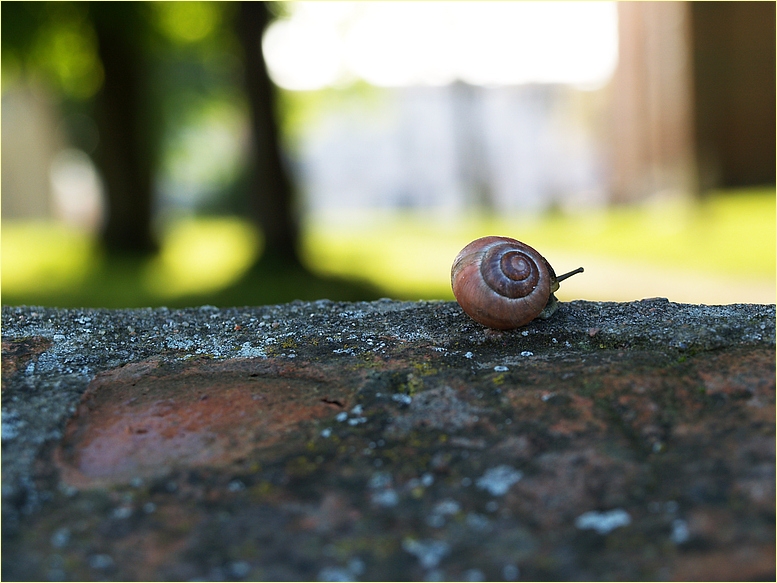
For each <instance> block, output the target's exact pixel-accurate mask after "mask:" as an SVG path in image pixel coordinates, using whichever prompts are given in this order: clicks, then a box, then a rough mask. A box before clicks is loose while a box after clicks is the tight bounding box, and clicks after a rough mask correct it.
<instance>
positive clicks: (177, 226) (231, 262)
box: [143, 217, 261, 298]
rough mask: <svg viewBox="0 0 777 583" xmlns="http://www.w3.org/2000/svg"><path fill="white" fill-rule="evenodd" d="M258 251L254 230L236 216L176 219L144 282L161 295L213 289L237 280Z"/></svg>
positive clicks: (175, 294)
mask: <svg viewBox="0 0 777 583" xmlns="http://www.w3.org/2000/svg"><path fill="white" fill-rule="evenodd" d="M260 251H261V249H260V242H259V234H258V232H257V230H256V229H255V228H254V227H253V226H252V225H250V224H249V223H247V222H246V221H243V220H241V219H238V218H237V217H226V218H216V219H207V220H203V219H199V220H197V219H188V220H184V221H178V222H176V223H174V224H173V225H172V226H171V227H170V228H169V229H168V230H167V231H166V233H165V238H164V244H163V246H162V249H161V252H160V254H159V256H158V257H156V258H155V259H154V260H153V261H152V262H151V263H150V264H149V265H148V268H147V271H146V277H145V279H144V282H143V283H144V285H145V287H146V288H147V289H148V290H149V292H151V293H152V294H154V295H156V296H158V297H160V298H175V297H179V296H184V295H190V294H202V293H210V292H215V291H218V290H220V289H223V288H225V287H227V286H229V285H230V284H233V283H235V282H236V281H237V280H238V279H240V277H241V276H242V275H243V274H244V273H245V272H246V270H247V269H248V268H249V267H251V265H252V264H253V263H254V261H255V260H256V259H257V257H258V256H259V253H260Z"/></svg>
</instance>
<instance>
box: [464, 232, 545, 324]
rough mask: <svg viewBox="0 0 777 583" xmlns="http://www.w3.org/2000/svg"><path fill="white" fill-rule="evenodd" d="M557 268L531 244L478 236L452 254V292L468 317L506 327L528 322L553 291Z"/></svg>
mask: <svg viewBox="0 0 777 583" xmlns="http://www.w3.org/2000/svg"><path fill="white" fill-rule="evenodd" d="M555 281H556V274H555V273H554V271H553V268H552V267H551V266H550V264H549V263H548V262H547V261H546V260H545V258H544V257H543V256H542V255H540V254H539V253H538V252H537V251H536V250H535V249H533V248H532V247H529V246H528V245H526V244H524V243H521V242H520V241H517V240H515V239H510V238H509V237H483V238H481V239H477V240H476V241H473V242H472V243H470V244H469V245H467V246H466V247H464V249H462V250H461V252H460V253H459V254H458V256H457V257H456V259H455V261H454V262H453V267H452V268H451V285H452V287H453V295H454V296H456V300H457V301H458V302H459V305H460V306H461V307H462V309H463V310H464V312H466V313H467V315H469V316H470V317H471V318H472V319H473V320H475V321H477V322H480V323H481V324H483V325H484V326H488V327H489V328H497V329H501V330H507V329H510V328H518V327H519V326H523V325H525V324H528V323H529V322H531V321H532V320H533V319H534V318H536V317H537V316H538V315H539V314H540V312H542V310H543V308H544V307H545V305H546V304H547V303H548V299H549V298H550V294H551V293H552V292H553V291H554V287H553V286H554V284H555Z"/></svg>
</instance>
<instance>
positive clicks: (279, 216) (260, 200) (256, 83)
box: [236, 2, 300, 267]
mask: <svg viewBox="0 0 777 583" xmlns="http://www.w3.org/2000/svg"><path fill="white" fill-rule="evenodd" d="M237 19H238V20H237V23H236V24H237V32H238V36H239V38H240V41H241V44H242V45H243V51H244V59H245V60H244V64H245V86H246V92H247V94H248V99H249V100H250V106H251V117H252V125H253V128H252V129H253V146H254V152H253V156H254V159H253V177H252V178H253V182H252V185H251V188H252V196H251V203H252V211H253V214H254V219H255V220H256V222H257V223H258V225H259V227H260V228H261V229H262V233H263V234H264V245H265V248H264V255H263V257H262V260H261V261H262V263H264V264H268V265H272V266H275V267H284V266H289V267H293V266H299V265H300V261H299V256H298V254H297V242H298V235H299V229H298V225H297V222H296V218H295V216H294V211H293V208H292V196H293V191H292V185H291V181H290V180H289V177H288V175H287V174H286V171H285V169H284V167H283V161H282V159H281V152H280V141H279V132H278V125H277V122H276V119H275V87H274V86H273V84H272V82H271V81H270V77H269V75H268V73H267V67H266V65H265V62H264V57H263V56H262V52H261V41H262V33H263V32H264V29H265V27H266V26H267V24H268V22H269V20H270V14H269V11H268V8H267V3H266V2H241V3H240V9H239V11H238V15H237Z"/></svg>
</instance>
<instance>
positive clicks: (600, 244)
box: [2, 190, 777, 307]
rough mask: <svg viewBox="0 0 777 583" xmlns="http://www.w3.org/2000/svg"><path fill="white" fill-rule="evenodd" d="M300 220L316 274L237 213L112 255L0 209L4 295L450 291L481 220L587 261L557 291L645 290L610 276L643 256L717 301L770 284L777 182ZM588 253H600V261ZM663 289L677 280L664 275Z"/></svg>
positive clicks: (181, 225)
mask: <svg viewBox="0 0 777 583" xmlns="http://www.w3.org/2000/svg"><path fill="white" fill-rule="evenodd" d="M306 225H307V226H306V228H305V229H304V236H303V253H304V258H305V261H306V263H307V265H308V267H309V268H310V271H311V274H308V273H305V272H300V271H288V272H286V273H283V274H274V273H266V272H263V271H261V269H258V270H257V269H253V270H250V269H249V268H250V267H251V265H252V264H254V263H255V260H256V259H257V257H259V256H260V254H261V248H262V244H261V236H260V234H259V233H257V232H256V230H255V229H254V228H253V227H251V226H250V225H249V224H247V223H246V222H244V221H242V220H241V219H238V218H207V219H205V218H200V219H191V220H186V221H179V222H176V223H173V224H171V225H169V227H168V229H167V230H166V231H165V232H164V234H163V237H162V250H161V252H160V253H159V255H158V256H156V257H154V258H151V259H143V260H139V259H128V258H125V259H116V258H108V257H106V256H105V255H103V254H102V253H101V252H100V251H99V248H98V246H97V245H96V243H95V241H94V240H93V238H92V237H90V236H89V235H88V234H85V233H82V232H79V231H76V230H74V229H72V228H68V227H66V226H64V225H61V224H50V223H48V224H47V223H10V222H7V221H6V222H4V223H3V227H2V302H3V304H11V305H18V304H34V305H49V306H61V307H68V306H83V307H90V306H91V307H138V306H159V305H166V306H170V307H173V306H187V305H200V304H204V303H209V304H214V305H219V306H228V305H257V304H266V303H279V302H285V301H291V300H293V299H304V300H313V299H319V298H329V299H333V300H356V299H375V298H377V297H381V296H388V297H394V298H403V299H421V298H424V299H434V298H439V299H451V298H452V294H451V291H450V281H449V278H450V266H451V262H452V261H453V258H454V257H455V255H456V253H458V251H459V250H460V249H461V248H462V247H463V246H464V245H466V244H467V243H468V242H469V241H471V240H473V239H475V238H477V237H480V236H484V235H489V234H499V235H506V236H510V237H514V238H517V239H520V240H522V241H524V242H526V243H528V244H530V245H532V246H533V247H535V248H537V249H538V250H539V251H540V252H541V253H542V254H543V255H545V256H546V257H547V258H548V259H549V260H550V261H551V263H552V264H553V265H554V267H555V268H556V270H557V271H558V272H562V271H566V270H568V269H572V268H575V267H577V266H578V265H580V264H583V265H592V266H594V267H593V268H589V269H587V272H586V274H583V275H581V276H576V278H573V279H572V280H569V283H567V282H565V284H564V286H563V288H562V291H564V290H565V289H566V290H569V292H570V293H572V294H573V297H585V298H586V299H592V300H619V299H627V297H630V296H629V294H631V295H635V294H636V295H637V296H640V293H641V292H640V289H639V284H638V282H631V283H632V284H633V285H632V288H633V289H632V288H630V289H629V291H628V292H623V291H620V292H618V289H617V288H618V284H628V283H629V282H627V281H623V280H624V279H628V278H629V277H632V276H629V275H628V274H629V273H632V271H630V270H637V271H635V272H634V273H642V272H645V273H648V272H649V273H651V274H652V273H656V278H660V277H662V276H664V274H665V276H666V278H667V282H669V281H670V279H671V280H672V281H676V280H687V282H688V283H689V284H690V285H691V286H693V282H695V281H698V282H699V283H698V285H697V287H698V290H697V291H698V292H699V295H698V298H699V299H694V298H695V297H696V296H693V294H691V296H690V297H691V299H690V301H699V302H712V303H715V297H717V296H714V295H710V293H711V292H714V291H715V290H714V289H710V288H715V287H716V286H725V285H727V284H726V282H728V281H731V282H739V283H740V284H741V285H743V286H745V288H744V289H751V288H754V287H757V286H761V287H759V289H761V288H763V290H765V291H763V292H761V293H760V294H757V295H755V296H749V295H748V296H747V297H745V296H743V299H742V300H741V301H765V302H766V301H768V302H773V301H774V298H773V293H772V292H770V290H771V289H773V287H774V280H775V261H776V259H775V240H776V237H777V234H776V233H775V192H774V190H760V191H758V190H751V191H745V192H739V193H718V194H714V195H711V196H708V197H706V198H705V199H704V200H703V201H702V202H700V203H694V204H682V203H677V202H675V203H671V202H660V203H653V204H650V205H642V206H640V207H624V208H615V209H606V210H605V209H599V210H589V211H585V212H578V213H574V214H571V213H570V214H564V213H555V214H549V215H546V216H540V217H537V216H531V217H530V216H521V215H514V216H509V215H508V216H500V217H487V216H476V215H468V216H467V217H465V218H445V217H437V216H435V215H433V214H426V213H420V212H417V213H387V212H380V211H373V212H369V213H341V214H339V215H337V216H326V217H324V216H320V217H317V218H313V217H309V218H308V221H307V223H306ZM596 266H600V267H601V266H605V267H604V268H601V269H600V270H599V273H597V271H596ZM607 266H610V268H608V267H607ZM608 269H610V270H609V271H608ZM619 270H620V271H619ZM619 273H621V274H625V275H619ZM577 278H587V279H580V280H579V281H581V282H583V283H584V284H585V283H586V282H587V284H588V285H589V287H587V288H579V289H577V290H576V288H575V287H574V285H573V284H572V281H573V280H575V279H577ZM619 279H620V280H621V281H617V280H619ZM632 279H633V277H632ZM748 282H752V283H748ZM592 283H597V284H598V285H594V286H591V284H592ZM678 283H682V281H681V282H678ZM732 285H734V284H732ZM634 286H637V287H634ZM658 289H659V291H660V290H662V289H663V288H661V287H659V288H658ZM666 289H668V290H671V289H674V288H672V287H671V286H669V284H668V283H667V287H666ZM732 289H734V291H733V292H732V294H733V295H732V294H730V297H733V298H734V300H733V301H739V300H737V299H736V297H737V296H736V293H737V292H736V289H737V288H732ZM739 289H741V288H739ZM702 292H706V293H707V295H704V294H703V293H702ZM575 293H577V294H578V295H574V294H575ZM645 293H646V294H647V293H648V292H647V291H646V292H645ZM770 293H771V296H770ZM624 294H625V295H624ZM648 295H649V294H648ZM661 295H669V297H670V299H673V298H672V297H671V294H661ZM746 295H747V294H746ZM561 296H563V294H561ZM640 297H644V295H642V296H640ZM727 297H729V296H727ZM750 297H755V298H756V299H755V300H751V299H748V298H750ZM761 297H764V298H765V299H763V300H762V299H760V298H761ZM770 297H771V299H770ZM708 298H712V299H711V300H709V299H708ZM562 299H565V298H564V297H562ZM567 299H568V298H567Z"/></svg>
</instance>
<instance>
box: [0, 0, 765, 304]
mask: <svg viewBox="0 0 777 583" xmlns="http://www.w3.org/2000/svg"><path fill="white" fill-rule="evenodd" d="M0 11H1V16H2V18H1V19H0V24H1V25H2V215H1V216H2V302H3V304H34V305H49V306H61V307H67V306H85V307H86V306H94V307H140V306H160V305H167V306H171V307H172V306H190V305H201V304H213V305H217V306H230V305H256V304H266V303H276V302H285V301H291V300H294V299H303V300H313V299H320V298H329V299H332V300H357V299H376V298H379V297H392V298H401V299H422V298H423V299H435V298H438V299H451V298H452V294H451V291H450V282H449V277H450V265H451V262H452V260H453V258H454V257H455V255H456V253H457V252H458V251H459V250H460V249H461V248H462V247H463V246H464V245H466V244H467V243H468V242H469V241H471V240H472V239H474V238H476V237H479V236H483V235H491V234H500V235H506V236H511V237H514V238H518V239H520V240H522V241H524V242H526V243H529V244H530V245H532V246H534V247H536V248H537V249H538V250H539V251H540V252H541V253H542V254H543V255H545V257H546V258H547V259H548V260H549V261H550V262H551V264H552V265H553V266H554V267H555V269H556V271H557V272H564V271H568V270H570V269H573V268H575V267H577V266H579V265H583V266H584V267H585V273H584V274H582V275H578V276H576V277H574V278H571V279H570V280H568V281H566V282H564V284H563V286H562V289H561V291H560V293H559V294H558V295H559V298H560V299H562V300H565V299H567V300H568V299H576V298H580V299H591V300H617V301H623V300H633V299H640V298H645V297H655V296H661V297H668V298H669V299H670V300H672V301H679V302H698V303H710V304H720V303H739V302H759V303H773V302H774V301H775V246H776V245H775V5H774V3H771V2H655V3H654V2H626V3H611V2H593V3H588V2H570V3H566V2H550V3H545V2H536V3H535V2H451V3H449V2H290V3H262V2H259V3H250V2H249V3H240V2H153V3H145V2H140V3H135V2H105V3H103V2H51V3H48V2H3V3H2V5H0Z"/></svg>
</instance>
